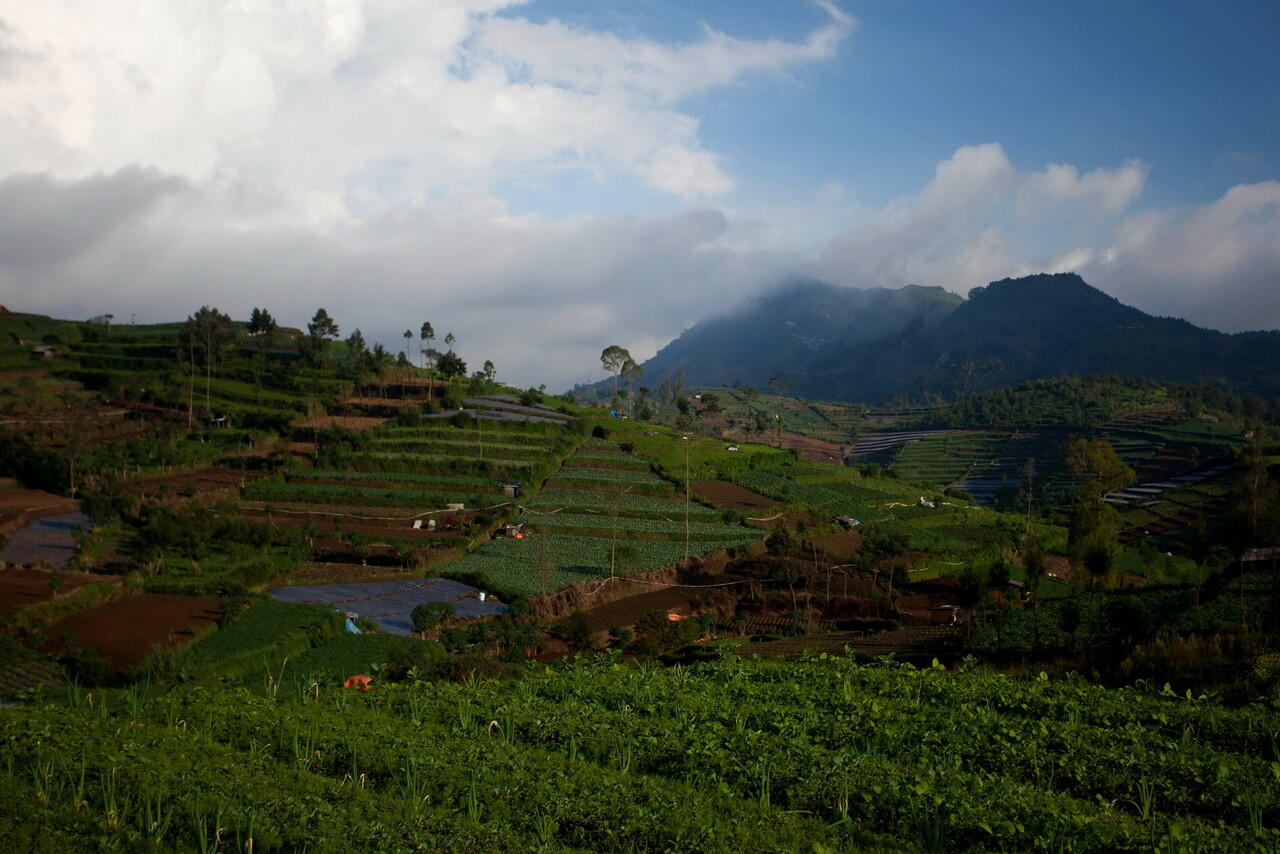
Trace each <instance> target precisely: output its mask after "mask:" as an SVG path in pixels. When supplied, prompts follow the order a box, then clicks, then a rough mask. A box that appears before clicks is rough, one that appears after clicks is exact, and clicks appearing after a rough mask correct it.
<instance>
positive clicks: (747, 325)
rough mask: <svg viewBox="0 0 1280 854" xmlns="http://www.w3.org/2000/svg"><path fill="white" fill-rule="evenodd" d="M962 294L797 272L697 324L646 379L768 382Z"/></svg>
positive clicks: (951, 303) (939, 311) (928, 321)
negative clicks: (850, 283)
mask: <svg viewBox="0 0 1280 854" xmlns="http://www.w3.org/2000/svg"><path fill="white" fill-rule="evenodd" d="M961 302H962V300H961V299H960V297H958V296H956V295H955V294H951V293H948V292H947V291H944V290H943V289H942V288H924V287H915V286H908V287H905V288H902V289H900V290H890V289H887V288H870V289H866V290H861V289H855V288H843V287H839V286H837V285H832V284H829V283H827V282H822V281H819V280H816V279H799V280H795V281H792V282H789V283H787V284H786V285H784V286H783V287H781V288H778V289H777V290H775V291H773V292H771V293H769V294H767V295H765V296H763V297H760V298H759V299H757V300H755V301H753V302H752V303H751V304H750V305H748V306H747V307H746V308H744V309H743V310H741V311H739V312H737V313H734V314H732V315H728V316H725V317H719V318H713V319H711V320H706V321H703V322H701V323H698V324H696V325H694V326H693V327H692V328H690V329H689V330H687V331H686V332H685V333H684V334H683V335H681V336H680V337H679V338H677V339H676V340H674V341H672V342H671V343H670V344H668V345H667V346H666V347H664V348H663V349H662V350H660V351H658V353H657V355H655V356H654V357H653V358H652V359H650V360H649V361H648V362H645V364H644V378H645V384H646V385H649V386H657V385H658V384H660V383H661V382H662V381H664V380H667V379H670V378H673V377H675V376H676V375H677V374H679V373H680V372H681V371H683V372H684V374H685V382H686V384H692V385H698V386H718V385H731V384H733V383H738V384H741V385H743V386H757V387H761V388H763V387H764V386H765V385H767V384H768V382H769V379H770V378H771V377H775V376H781V377H787V378H792V377H795V376H799V375H803V374H804V373H805V372H806V371H808V370H809V369H810V366H811V365H812V363H813V362H814V360H815V358H819V357H820V356H821V354H823V353H826V352H830V351H831V350H832V349H833V348H849V347H857V346H859V345H862V344H866V343H868V342H872V341H877V340H880V339H883V338H886V337H888V336H892V335H897V334H900V333H902V332H903V331H904V330H906V329H908V328H909V327H911V326H912V325H913V324H915V325H923V326H930V325H933V324H935V323H937V322H938V321H939V320H941V319H942V318H944V317H946V316H947V314H949V313H950V312H951V311H952V310H953V309H954V308H956V306H958V305H960V304H961Z"/></svg>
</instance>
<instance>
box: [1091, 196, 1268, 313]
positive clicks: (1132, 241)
mask: <svg viewBox="0 0 1280 854" xmlns="http://www.w3.org/2000/svg"><path fill="white" fill-rule="evenodd" d="M1079 272H1080V273H1081V274H1082V275H1084V276H1085V277H1086V278H1088V279H1089V280H1090V281H1093V282H1095V283H1096V284H1097V285H1098V286H1099V287H1102V288H1104V289H1106V290H1107V291H1108V292H1109V293H1111V294H1113V295H1114V296H1116V297H1118V298H1119V299H1121V300H1124V301H1128V302H1130V303H1132V304H1133V305H1136V306H1138V307H1140V308H1143V309H1145V310H1147V311H1152V312H1155V313H1158V314H1171V315H1175V316H1180V317H1187V318H1190V319H1192V320H1193V321H1195V322H1197V323H1200V324H1207V325H1210V326H1213V327H1215V328H1219V329H1223V330H1226V331H1240V330H1246V329H1280V181H1262V182H1259V183H1256V184H1240V185H1238V186H1235V187H1232V188H1231V189H1229V190H1227V192H1226V193H1224V194H1223V195H1222V196H1221V197H1219V198H1218V199H1215V200H1214V201H1212V202H1209V203H1208V204H1204V205H1199V206H1195V207H1189V208H1183V209H1173V210H1156V211H1148V212H1146V213H1143V214H1139V215H1137V216H1135V217H1133V218H1131V219H1129V220H1127V221H1125V222H1124V223H1122V224H1121V225H1120V226H1119V227H1117V228H1116V229H1115V231H1114V233H1113V234H1112V235H1111V239H1110V241H1109V243H1108V245H1107V246H1106V247H1105V248H1104V249H1102V251H1100V252H1098V253H1096V255H1095V257H1094V258H1093V259H1092V260H1090V261H1089V262H1088V263H1084V264H1082V265H1081V266H1080V268H1079Z"/></svg>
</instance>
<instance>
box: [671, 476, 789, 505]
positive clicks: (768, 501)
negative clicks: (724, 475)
mask: <svg viewBox="0 0 1280 854" xmlns="http://www.w3.org/2000/svg"><path fill="white" fill-rule="evenodd" d="M689 488H690V490H692V492H693V494H694V495H696V496H698V497H699V498H701V499H702V500H703V501H710V502H711V503H712V504H714V505H715V506H717V507H723V508H724V509H726V510H740V511H744V512H745V511H748V510H763V509H765V508H767V507H774V506H776V505H777V503H778V502H776V501H774V500H773V499H772V498H769V497H767V496H764V495H761V494H760V493H758V492H753V491H752V490H750V489H747V488H746V487H745V486H738V484H736V483H729V482H728V481H725V480H704V481H702V482H701V483H694V484H691V485H690V487H689Z"/></svg>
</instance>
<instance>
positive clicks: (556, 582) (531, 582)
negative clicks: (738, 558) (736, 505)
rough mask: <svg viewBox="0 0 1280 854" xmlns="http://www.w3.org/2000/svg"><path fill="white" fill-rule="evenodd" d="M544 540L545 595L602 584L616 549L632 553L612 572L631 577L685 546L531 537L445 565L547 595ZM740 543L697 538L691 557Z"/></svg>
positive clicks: (674, 558)
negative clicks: (541, 569) (541, 571)
mask: <svg viewBox="0 0 1280 854" xmlns="http://www.w3.org/2000/svg"><path fill="white" fill-rule="evenodd" d="M539 539H543V540H544V541H545V555H546V561H547V567H548V570H549V572H548V578H547V584H546V591H547V592H550V591H554V590H559V589H560V588H562V587H566V586H568V585H570V584H577V583H579V582H583V581H599V580H600V579H602V578H608V577H609V566H610V557H611V554H613V552H614V549H615V547H619V548H620V547H621V546H626V547H628V548H629V549H630V552H629V553H623V557H622V558H618V556H617V554H614V558H615V560H614V569H615V572H616V574H618V575H633V574H635V573H638V572H647V571H649V570H651V569H659V568H661V567H664V566H669V565H671V564H673V563H676V562H678V561H680V560H681V559H683V558H684V555H685V545H684V542H683V540H681V541H679V542H675V541H668V542H657V541H651V540H620V541H619V542H618V543H614V542H613V541H611V540H610V539H609V538H608V537H607V536H606V537H583V536H576V535H575V536H566V535H560V534H537V533H533V534H530V535H528V536H526V537H525V538H524V539H520V540H515V539H509V538H504V539H498V540H492V541H490V542H487V543H485V544H484V545H482V546H481V547H480V548H479V549H477V550H476V551H474V552H472V553H471V554H469V555H467V556H466V557H463V558H461V559H459V560H457V561H455V562H454V563H451V564H449V565H448V567H446V571H447V572H449V573H473V572H475V573H481V574H483V575H484V576H486V577H487V578H488V579H489V580H490V581H492V582H493V583H494V584H495V585H496V586H499V587H501V588H504V589H507V590H512V591H515V592H517V593H520V594H522V595H525V596H534V595H537V594H539V593H541V592H543V587H542V583H541V575H540V574H539V570H538V567H539V555H540V554H542V549H543V546H541V545H540V544H539V542H538V541H539ZM741 543H742V539H741V538H739V537H735V538H732V539H726V540H724V541H714V540H697V541H691V542H690V544H689V554H690V555H693V556H696V555H700V554H705V553H706V552H710V551H716V550H717V549H721V548H726V547H728V546H735V545H739V544H741Z"/></svg>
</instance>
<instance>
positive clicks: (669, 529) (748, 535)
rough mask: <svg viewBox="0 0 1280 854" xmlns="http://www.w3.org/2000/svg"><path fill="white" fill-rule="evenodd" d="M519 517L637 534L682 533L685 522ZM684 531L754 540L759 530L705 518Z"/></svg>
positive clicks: (541, 525)
mask: <svg viewBox="0 0 1280 854" xmlns="http://www.w3.org/2000/svg"><path fill="white" fill-rule="evenodd" d="M520 521H522V522H525V523H527V524H529V525H533V526H534V527H535V528H536V529H538V530H552V529H556V528H573V529H581V530H590V531H598V532H601V535H608V534H609V532H611V531H620V532H635V533H640V534H668V535H671V536H675V535H680V536H681V537H683V536H684V533H685V530H686V529H685V524H684V522H683V520H677V519H671V520H667V519H641V518H636V517H634V516H619V517H618V518H616V519H614V518H613V517H612V516H610V515H609V514H608V513H604V514H597V515H587V514H579V513H525V514H524V515H523V516H521V517H520ZM688 531H689V533H690V534H691V535H693V536H695V537H696V538H698V539H701V540H721V541H723V540H731V539H736V538H741V539H743V540H756V539H759V538H760V532H759V531H758V530H754V529H751V528H744V527H742V526H741V525H723V524H709V523H706V522H690V523H689V526H688Z"/></svg>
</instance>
